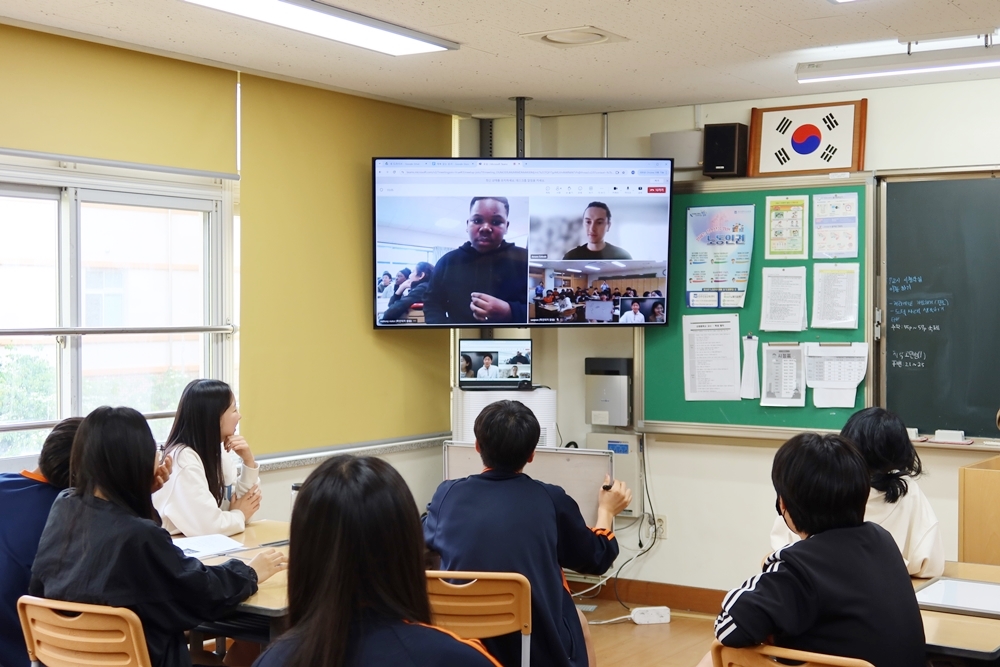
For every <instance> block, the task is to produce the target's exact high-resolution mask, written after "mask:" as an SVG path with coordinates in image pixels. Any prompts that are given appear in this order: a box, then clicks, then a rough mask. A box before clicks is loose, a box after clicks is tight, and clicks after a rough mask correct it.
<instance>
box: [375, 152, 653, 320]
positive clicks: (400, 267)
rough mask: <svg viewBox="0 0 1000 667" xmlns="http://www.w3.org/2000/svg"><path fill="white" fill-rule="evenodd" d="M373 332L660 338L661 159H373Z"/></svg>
mask: <svg viewBox="0 0 1000 667" xmlns="http://www.w3.org/2000/svg"><path fill="white" fill-rule="evenodd" d="M372 176H373V180H374V183H373V188H374V199H375V202H374V204H375V205H374V228H375V230H374V245H375V248H374V256H375V271H374V276H373V280H374V282H375V295H374V302H375V309H374V312H375V326H376V327H377V328H383V327H385V328H391V327H396V328H399V327H403V328H405V327H524V326H588V325H591V326H621V325H625V326H642V325H649V326H665V325H666V323H667V264H668V258H669V250H670V204H671V200H672V192H671V188H672V184H673V163H672V161H671V160H669V159H656V160H628V159H611V158H607V159H541V158H540V159H523V158H522V159H504V158H488V159H487V158H476V159H471V158H470V159H461V158H453V159H442V158H427V159H414V158H375V159H374V160H373V165H372Z"/></svg>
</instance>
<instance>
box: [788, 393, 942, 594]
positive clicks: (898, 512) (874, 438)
mask: <svg viewBox="0 0 1000 667" xmlns="http://www.w3.org/2000/svg"><path fill="white" fill-rule="evenodd" d="M840 434H841V435H842V436H844V437H845V438H847V439H849V440H850V441H851V442H853V443H855V444H856V445H857V446H858V449H859V450H860V451H861V453H862V454H863V455H864V457H865V462H866V463H867V464H868V470H869V475H870V476H871V491H870V494H869V496H868V504H867V506H866V508H865V521H871V522H873V523H877V524H879V525H880V526H882V527H883V528H885V529H886V530H887V531H889V534H891V535H892V538H893V540H895V542H896V546H898V547H899V551H900V553H901V554H902V555H903V561H905V563H906V569H907V571H908V572H909V573H910V576H911V577H937V576H940V575H941V574H942V573H943V572H944V547H943V546H942V544H941V535H940V533H939V531H938V520H937V516H936V515H935V514H934V510H933V509H931V505H930V502H929V501H928V500H927V496H925V495H924V493H923V491H921V490H920V487H919V486H918V485H917V481H916V479H915V478H916V477H918V476H919V475H920V473H921V472H923V469H922V467H921V464H920V456H919V455H917V450H916V449H915V448H914V447H913V443H912V442H910V436H909V434H907V432H906V425H905V424H903V420H902V419H900V418H899V417H897V416H896V415H894V414H893V413H891V412H888V411H886V410H884V409H882V408H867V409H865V410H861V411H859V412H855V413H854V414H853V415H851V418H850V419H848V420H847V423H846V424H845V425H844V428H843V429H842V430H841V432H840ZM798 540H799V537H798V536H797V535H796V534H795V533H793V532H792V531H791V530H789V528H788V526H786V525H785V520H784V519H783V518H782V517H780V516H779V517H777V518H776V519H775V522H774V526H773V527H772V528H771V548H772V549H774V550H777V549H780V548H781V547H783V546H785V545H786V544H791V543H792V542H796V541H798Z"/></svg>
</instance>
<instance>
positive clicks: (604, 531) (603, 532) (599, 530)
mask: <svg viewBox="0 0 1000 667" xmlns="http://www.w3.org/2000/svg"><path fill="white" fill-rule="evenodd" d="M591 530H592V531H594V532H595V533H596V534H598V535H601V536H603V537H606V538H608V540H613V539H615V534H614V533H612V532H611V531H610V530H608V529H607V528H591Z"/></svg>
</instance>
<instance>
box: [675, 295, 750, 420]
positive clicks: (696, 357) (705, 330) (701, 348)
mask: <svg viewBox="0 0 1000 667" xmlns="http://www.w3.org/2000/svg"><path fill="white" fill-rule="evenodd" d="M683 319H684V400H686V401H738V400H740V316H739V315H735V314H734V315H685V316H684V318H683Z"/></svg>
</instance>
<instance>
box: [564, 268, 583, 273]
mask: <svg viewBox="0 0 1000 667" xmlns="http://www.w3.org/2000/svg"><path fill="white" fill-rule="evenodd" d="M566 270H567V271H569V272H570V273H583V271H581V270H580V269H566Z"/></svg>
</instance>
